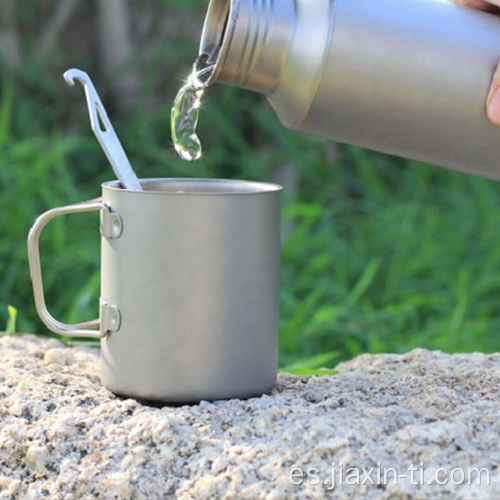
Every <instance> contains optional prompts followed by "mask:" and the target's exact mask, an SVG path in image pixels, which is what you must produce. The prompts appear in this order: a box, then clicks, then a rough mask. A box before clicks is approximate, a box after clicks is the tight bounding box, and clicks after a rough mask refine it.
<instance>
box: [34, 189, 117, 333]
mask: <svg viewBox="0 0 500 500" xmlns="http://www.w3.org/2000/svg"><path fill="white" fill-rule="evenodd" d="M97 210H103V211H105V212H110V210H109V207H107V206H106V205H105V204H104V203H103V202H102V201H101V200H100V199H95V200H90V201H85V202H82V203H77V204H75V205H68V206H66V207H60V208H54V209H52V210H49V211H47V212H45V213H44V214H42V215H40V216H39V217H38V218H37V219H36V221H35V223H34V224H33V227H32V228H31V230H30V232H29V236H28V259H29V266H30V274H31V281H32V283H33V293H34V296H35V305H36V310H37V312H38V315H39V316H40V319H41V320H42V321H43V322H44V323H45V325H46V326H47V328H49V329H50V330H52V331H53V332H55V333H57V334H59V335H66V336H72V337H92V338H103V337H105V336H106V335H107V334H108V333H110V332H111V331H116V330H118V328H119V326H120V313H119V311H118V309H116V308H115V307H113V306H108V305H107V304H104V303H102V302H101V304H100V316H101V317H100V319H94V320H92V321H86V322H84V323H76V324H72V325H69V324H66V323H62V322H60V321H58V320H56V319H55V318H54V317H53V316H52V315H51V314H50V313H49V311H48V310H47V307H46V304H45V296H44V293H43V282H42V269H41V264H40V249H39V244H38V242H39V239H40V234H41V232H42V230H43V228H44V227H45V226H46V225H47V224H48V223H49V222H50V221H51V220H52V219H54V218H55V217H58V216H59V215H65V214H74V213H78V212H92V211H97ZM101 325H103V326H105V327H101Z"/></svg>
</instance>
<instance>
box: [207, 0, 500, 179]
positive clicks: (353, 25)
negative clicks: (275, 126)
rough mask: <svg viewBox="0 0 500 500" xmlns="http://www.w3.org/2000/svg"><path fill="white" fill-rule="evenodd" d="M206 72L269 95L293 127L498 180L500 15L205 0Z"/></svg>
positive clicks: (395, 1) (284, 0)
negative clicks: (492, 101)
mask: <svg viewBox="0 0 500 500" xmlns="http://www.w3.org/2000/svg"><path fill="white" fill-rule="evenodd" d="M200 53H208V54H209V56H210V57H209V62H211V63H215V69H214V71H213V73H212V75H211V77H210V82H220V83H224V84H230V85H236V86H239V87H242V88H246V89H250V90H254V91H257V92H261V93H264V94H266V96H267V97H268V99H269V101H270V102H271V104H272V105H273V107H274V109H275V111H276V113H277V115H278V117H279V119H280V120H281V122H282V123H283V124H284V125H285V126H287V127H289V128H292V129H295V130H299V131H302V132H305V133H309V134H312V135H318V136H323V137H326V138H329V139H333V140H335V141H338V142H345V143H349V144H355V145H358V146H362V147H365V148H369V149H373V150H377V151H382V152H385V153H390V154H394V155H397V156H404V157H407V158H412V159H415V160H420V161H424V162H428V163H433V164H436V165H441V166H444V167H448V168H452V169H454V170H459V171H462V172H467V173H472V174H476V175H480V176H484V177H489V178H496V179H500V128H499V127H496V126H495V125H493V124H491V123H490V122H489V120H488V119H487V117H486V110H485V102H486V96H487V93H488V89H489V86H490V83H491V79H492V76H493V73H494V71H495V68H496V66H497V63H498V60H499V58H500V16H499V17H497V16H495V15H492V14H487V13H484V12H479V11H475V10H472V9H469V8H466V7H463V6H459V5H456V4H454V3H451V2H449V1H447V0H211V2H210V4H209V7H208V12H207V15H206V19H205V24H204V28H203V33H202V36H201V44H200Z"/></svg>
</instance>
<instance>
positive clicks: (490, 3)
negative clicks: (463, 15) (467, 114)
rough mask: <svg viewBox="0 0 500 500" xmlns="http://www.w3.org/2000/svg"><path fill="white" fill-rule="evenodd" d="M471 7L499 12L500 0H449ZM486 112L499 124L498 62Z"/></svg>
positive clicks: (499, 84)
mask: <svg viewBox="0 0 500 500" xmlns="http://www.w3.org/2000/svg"><path fill="white" fill-rule="evenodd" d="M451 1H452V2H455V3H458V4H460V5H466V6H468V7H472V8H473V9H478V10H484V11H486V12H497V13H498V14H500V8H499V7H500V0H451ZM486 114H487V115H488V118H489V119H490V121H492V122H493V123H494V124H495V125H500V63H499V65H498V67H497V69H496V71H495V74H494V75H493V80H492V82H491V87H490V90H489V92H488V97H487V99H486Z"/></svg>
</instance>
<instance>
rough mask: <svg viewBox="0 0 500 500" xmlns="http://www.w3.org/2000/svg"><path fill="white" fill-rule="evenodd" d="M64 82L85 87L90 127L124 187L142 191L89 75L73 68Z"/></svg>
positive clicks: (66, 75) (67, 73)
mask: <svg viewBox="0 0 500 500" xmlns="http://www.w3.org/2000/svg"><path fill="white" fill-rule="evenodd" d="M64 80H66V83H67V84H68V85H70V86H71V87H73V86H74V85H75V82H76V81H78V82H80V83H81V84H82V85H83V87H84V89H85V97H86V98H87V105H88V108H89V115H90V126H91V127H92V130H93V132H94V135H95V136H96V138H97V140H98V141H99V144H100V145H101V148H102V149H103V151H104V153H105V154H106V156H107V158H108V160H109V163H111V166H112V167H113V170H114V172H115V174H116V176H117V177H118V180H119V181H120V183H121V185H122V187H124V188H125V189H131V190H134V191H142V187H141V183H140V182H139V179H138V178H137V176H136V175H135V172H134V170H133V168H132V165H131V164H130V162H129V160H128V158H127V155H126V154H125V151H124V150H123V147H122V145H121V143H120V140H119V139H118V136H117V135H116V133H115V131H114V129H113V125H111V122H110V120H109V118H108V114H107V113H106V109H105V108H104V106H103V104H102V102H101V99H100V98H99V95H98V94H97V91H96V89H95V87H94V85H93V83H92V80H91V79H90V77H89V75H87V73H85V71H82V70H80V69H75V68H72V69H68V71H66V72H65V73H64Z"/></svg>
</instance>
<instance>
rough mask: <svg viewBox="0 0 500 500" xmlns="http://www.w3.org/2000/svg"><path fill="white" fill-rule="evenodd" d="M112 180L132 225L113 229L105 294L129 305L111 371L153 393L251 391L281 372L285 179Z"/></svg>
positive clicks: (119, 387) (110, 346) (151, 396)
mask: <svg viewBox="0 0 500 500" xmlns="http://www.w3.org/2000/svg"><path fill="white" fill-rule="evenodd" d="M141 183H142V186H143V189H144V191H142V192H141V191H129V190H125V189H122V188H121V187H120V185H119V183H118V182H109V183H106V184H104V185H103V203H104V205H105V207H106V208H107V209H108V210H110V212H111V213H113V214H116V215H117V216H118V218H119V221H120V226H121V227H120V230H119V231H116V232H115V234H112V232H111V233H110V232H109V231H107V232H104V231H102V233H103V236H102V256H101V257H102V258H101V301H102V302H103V303H106V304H110V305H112V306H113V307H114V308H116V309H117V310H118V311H119V316H120V324H119V328H118V329H117V331H114V332H111V333H109V334H108V335H106V336H105V337H104V338H103V339H102V342H101V378H102V382H103V384H104V385H105V386H106V387H107V388H108V389H110V390H111V391H113V392H115V393H117V394H120V395H126V396H131V397H136V398H141V399H147V400H161V401H167V402H196V401H200V400H202V399H206V400H214V399H226V398H234V397H241V398H246V397H251V396H256V395H260V394H262V393H266V392H269V391H271V390H272V389H273V388H274V385H275V382H276V371H277V356H278V323H279V259H280V256H279V255H280V191H281V187H280V186H277V185H273V184H265V183H257V182H246V181H232V180H202V179H199V180H197V179H149V180H143V181H141Z"/></svg>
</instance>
